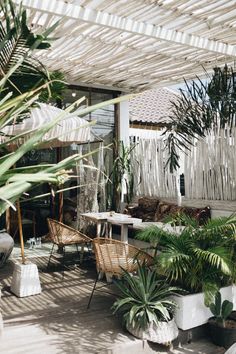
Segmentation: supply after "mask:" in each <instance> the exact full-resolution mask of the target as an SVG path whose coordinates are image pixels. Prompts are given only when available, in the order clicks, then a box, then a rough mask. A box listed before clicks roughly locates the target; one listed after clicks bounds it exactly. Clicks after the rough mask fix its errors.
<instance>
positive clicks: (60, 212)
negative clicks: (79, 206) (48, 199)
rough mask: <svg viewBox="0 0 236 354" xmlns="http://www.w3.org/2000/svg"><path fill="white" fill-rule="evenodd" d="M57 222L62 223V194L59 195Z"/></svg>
mask: <svg viewBox="0 0 236 354" xmlns="http://www.w3.org/2000/svg"><path fill="white" fill-rule="evenodd" d="M59 221H60V222H63V192H60V193H59Z"/></svg>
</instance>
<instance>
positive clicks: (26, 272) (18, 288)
mask: <svg viewBox="0 0 236 354" xmlns="http://www.w3.org/2000/svg"><path fill="white" fill-rule="evenodd" d="M11 291H12V292H13V293H14V294H15V295H17V296H18V297H25V296H30V295H36V294H39V293H41V285H40V281H39V273H38V268H37V266H36V264H33V263H28V264H18V263H15V264H14V271H13V277H12V283H11Z"/></svg>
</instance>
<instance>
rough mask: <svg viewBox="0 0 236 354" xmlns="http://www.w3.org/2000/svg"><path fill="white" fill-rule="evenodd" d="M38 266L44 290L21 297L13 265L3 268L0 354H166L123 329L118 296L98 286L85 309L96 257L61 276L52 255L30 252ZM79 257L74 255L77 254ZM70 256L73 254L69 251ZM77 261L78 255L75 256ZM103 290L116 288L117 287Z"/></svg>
mask: <svg viewBox="0 0 236 354" xmlns="http://www.w3.org/2000/svg"><path fill="white" fill-rule="evenodd" d="M32 255H33V257H32V259H31V260H32V262H34V263H36V264H37V265H38V268H39V272H40V273H39V274H40V281H41V285H42V293H41V294H39V295H34V296H30V297H25V298H17V297H16V296H15V295H13V294H12V293H11V292H10V284H11V276H12V272H13V264H12V262H11V261H8V263H7V264H6V265H5V267H4V268H3V269H1V273H0V275H1V278H0V284H1V287H2V298H1V309H2V314H3V318H4V334H3V337H2V338H1V341H0V353H1V354H21V353H22V354H23V353H24V354H41V353H45V354H62V353H66V354H75V353H82V354H83V353H88V354H90V353H91V354H93V353H106V354H118V353H119V354H126V353H129V354H132V353H135V354H138V353H147V354H148V353H167V349H166V348H165V347H162V346H159V345H151V346H149V344H148V343H144V342H142V341H141V340H139V339H136V338H134V337H133V336H131V335H129V334H128V333H127V332H126V331H125V330H124V329H122V325H121V321H120V319H119V318H117V317H115V316H114V315H112V312H111V309H110V308H111V305H112V304H113V302H114V300H115V296H114V295H111V294H108V293H105V292H104V291H96V292H95V295H94V297H93V300H92V303H91V308H90V309H89V310H87V309H86V307H87V303H88V299H89V295H90V293H91V290H92V286H93V284H94V279H95V276H96V267H95V263H94V261H93V260H85V261H84V263H83V265H82V266H76V267H74V268H71V269H67V270H66V271H65V274H64V278H63V276H62V269H61V267H60V264H58V263H53V264H52V266H51V267H50V269H49V271H48V272H46V265H47V260H48V256H45V254H43V253H42V254H41V255H39V256H35V253H32ZM73 256H76V254H73ZM68 258H70V260H71V257H70V256H69V257H68ZM75 261H76V259H75ZM102 290H105V291H109V293H111V292H113V293H115V291H116V289H115V288H114V286H106V287H104V288H103V289H102ZM171 353H175V354H216V353H222V351H217V348H216V347H215V346H213V345H211V344H210V343H207V342H205V341H199V342H198V343H194V344H191V345H187V346H185V347H184V348H179V349H175V350H173V351H171Z"/></svg>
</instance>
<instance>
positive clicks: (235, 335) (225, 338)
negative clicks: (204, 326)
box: [208, 319, 236, 349]
mask: <svg viewBox="0 0 236 354" xmlns="http://www.w3.org/2000/svg"><path fill="white" fill-rule="evenodd" d="M228 322H229V321H226V324H227V323H228ZM231 322H235V321H231ZM208 328H209V333H210V336H211V340H212V342H213V343H214V344H216V345H219V346H221V347H224V348H226V349H227V348H229V347H230V346H231V345H232V344H234V343H235V342H236V322H235V327H234V328H230V327H227V325H226V327H222V326H220V325H219V324H218V323H217V322H216V321H215V320H214V319H210V320H209V322H208Z"/></svg>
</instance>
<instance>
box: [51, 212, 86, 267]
mask: <svg viewBox="0 0 236 354" xmlns="http://www.w3.org/2000/svg"><path fill="white" fill-rule="evenodd" d="M47 221H48V229H49V235H50V238H51V241H52V242H53V245H52V250H51V253H50V257H49V260H48V265H47V268H48V267H49V264H50V261H51V257H52V255H53V250H54V246H55V245H57V246H58V248H60V249H62V252H63V268H64V266H65V247H66V246H69V245H75V246H76V248H77V251H78V253H79V250H78V245H79V244H80V245H81V251H80V263H82V260H83V253H84V246H85V245H86V244H87V245H88V244H89V243H91V242H92V239H91V238H90V237H88V236H86V235H84V234H82V233H81V232H80V231H78V230H75V229H73V228H72V227H70V226H68V225H65V224H63V223H62V222H59V221H56V220H53V219H50V218H48V219H47Z"/></svg>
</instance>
